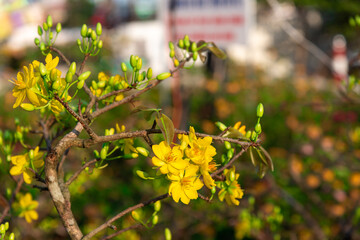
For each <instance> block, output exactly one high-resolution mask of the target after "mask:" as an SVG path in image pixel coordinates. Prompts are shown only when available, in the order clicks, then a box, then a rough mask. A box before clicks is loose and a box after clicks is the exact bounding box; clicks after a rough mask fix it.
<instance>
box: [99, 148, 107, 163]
mask: <svg viewBox="0 0 360 240" xmlns="http://www.w3.org/2000/svg"><path fill="white" fill-rule="evenodd" d="M106 156H107V149H106V148H102V149H101V151H100V158H101V159H102V160H104V159H106Z"/></svg>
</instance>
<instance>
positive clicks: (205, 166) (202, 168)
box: [200, 161, 216, 189]
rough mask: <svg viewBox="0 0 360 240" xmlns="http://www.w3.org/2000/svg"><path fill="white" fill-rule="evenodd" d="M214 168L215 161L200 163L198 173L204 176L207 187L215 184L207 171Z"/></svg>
mask: <svg viewBox="0 0 360 240" xmlns="http://www.w3.org/2000/svg"><path fill="white" fill-rule="evenodd" d="M215 170H216V163H215V162H214V161H212V162H206V163H204V164H202V165H200V173H201V175H202V176H203V178H204V183H205V186H206V187H207V188H209V189H211V188H213V187H214V186H216V184H215V181H214V179H212V177H211V175H210V173H209V172H213V171H215Z"/></svg>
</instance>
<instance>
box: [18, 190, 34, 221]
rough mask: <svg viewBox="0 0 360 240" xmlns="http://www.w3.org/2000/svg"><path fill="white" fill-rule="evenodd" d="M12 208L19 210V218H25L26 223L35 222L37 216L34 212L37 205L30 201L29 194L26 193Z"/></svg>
mask: <svg viewBox="0 0 360 240" xmlns="http://www.w3.org/2000/svg"><path fill="white" fill-rule="evenodd" d="M14 205H15V206H14V208H19V209H20V214H19V216H20V217H25V220H26V222H28V223H31V222H32V220H37V219H38V217H39V215H38V213H37V212H36V211H35V209H36V208H37V207H38V205H39V203H38V202H37V201H34V200H33V199H32V196H31V194H30V193H26V194H25V195H23V196H21V197H20V200H19V203H15V204H14Z"/></svg>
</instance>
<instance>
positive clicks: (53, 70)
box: [50, 68, 58, 82]
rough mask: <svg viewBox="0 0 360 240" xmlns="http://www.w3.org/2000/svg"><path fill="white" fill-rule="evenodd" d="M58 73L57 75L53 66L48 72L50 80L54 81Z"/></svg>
mask: <svg viewBox="0 0 360 240" xmlns="http://www.w3.org/2000/svg"><path fill="white" fill-rule="evenodd" d="M57 77H58V75H57V69H56V68H53V69H51V72H50V79H51V81H53V82H54V81H56V79H57Z"/></svg>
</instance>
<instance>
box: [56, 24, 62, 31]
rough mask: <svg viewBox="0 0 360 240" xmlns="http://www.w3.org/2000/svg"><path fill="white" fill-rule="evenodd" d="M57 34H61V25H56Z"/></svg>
mask: <svg viewBox="0 0 360 240" xmlns="http://www.w3.org/2000/svg"><path fill="white" fill-rule="evenodd" d="M56 32H57V33H60V32H61V23H58V24H56Z"/></svg>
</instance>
